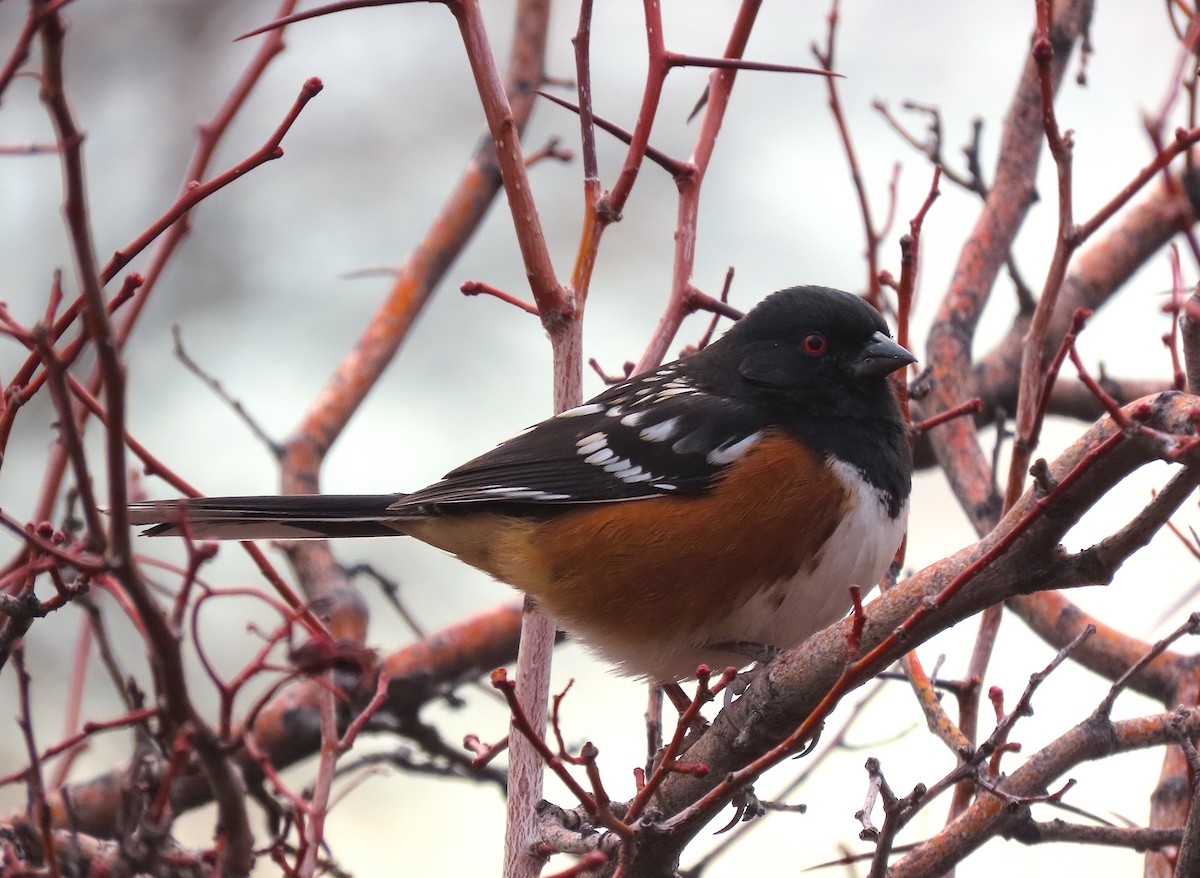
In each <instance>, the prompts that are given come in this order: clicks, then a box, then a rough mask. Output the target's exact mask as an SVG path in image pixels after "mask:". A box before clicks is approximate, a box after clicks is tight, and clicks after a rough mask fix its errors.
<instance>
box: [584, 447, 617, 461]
mask: <svg viewBox="0 0 1200 878" xmlns="http://www.w3.org/2000/svg"><path fill="white" fill-rule="evenodd" d="M612 457H613V450H612V449H611V448H601V449H600V450H599V451H597V452H596V453H595V454H589V455H588V456H587V457H585V458H584V459H583V462H584V463H594V464H601V463H608V461H609V460H610V459H611V458H612Z"/></svg>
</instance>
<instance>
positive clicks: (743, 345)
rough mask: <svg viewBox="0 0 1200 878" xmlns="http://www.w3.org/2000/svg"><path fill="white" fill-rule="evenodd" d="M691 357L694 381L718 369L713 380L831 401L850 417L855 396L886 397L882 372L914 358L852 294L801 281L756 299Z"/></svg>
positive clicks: (824, 406) (761, 392)
mask: <svg viewBox="0 0 1200 878" xmlns="http://www.w3.org/2000/svg"><path fill="white" fill-rule="evenodd" d="M693 360H694V361H695V362H694V363H693V364H689V366H690V367H691V368H689V371H692V370H693V369H694V370H695V372H696V373H698V377H699V378H700V379H701V380H704V379H705V378H709V377H715V376H717V375H718V374H721V375H724V376H725V379H724V381H722V382H721V383H724V382H725V381H729V380H733V381H736V382H737V384H738V387H737V388H736V389H737V390H738V391H739V392H741V393H748V394H749V395H751V396H753V397H758V398H761V399H764V400H768V399H769V400H771V401H773V402H775V403H784V404H785V405H786V407H787V408H789V409H793V410H800V411H805V410H808V411H811V410H820V411H821V412H822V413H829V412H830V406H831V405H832V406H833V408H835V409H838V410H844V411H845V413H846V414H848V415H851V416H853V414H854V413H855V411H854V410H856V409H858V408H859V406H858V405H856V404H855V403H856V400H857V401H860V402H862V403H864V404H866V406H867V410H868V411H870V409H871V408H872V406H871V404H870V401H871V400H878V399H880V398H881V397H883V396H886V397H890V396H891V393H890V391H889V390H888V387H887V382H886V380H885V379H886V376H887V375H889V374H890V373H892V372H894V371H896V370H897V369H900V368H903V367H904V366H906V365H908V364H909V363H912V362H915V360H916V358H915V357H913V355H912V354H910V353H909V352H908V351H906V350H905V349H904V348H902V347H900V345H898V344H896V342H894V341H892V338H891V334H890V333H889V332H888V327H887V323H886V322H885V321H884V319H883V317H881V316H880V314H879V312H878V311H876V310H875V309H874V308H872V307H871V306H870V305H868V304H867V303H866V302H864V301H863V300H862V299H860V298H859V297H858V296H853V295H851V294H850V293H844V292H842V291H840V290H834V289H830V288H828V287H814V286H805V287H790V288H788V289H786V290H780V291H779V292H777V293H773V294H772V295H770V296H768V297H767V298H765V299H763V301H762V302H760V303H759V304H758V305H757V306H756V307H755V308H754V309H753V310H751V311H750V313H749V314H747V315H746V316H745V317H743V318H742V319H741V320H739V321H738V322H737V323H736V324H734V325H733V327H731V328H730V330H729V331H728V332H727V333H725V335H724V336H723V337H722V338H721V339H720V340H719V341H717V342H714V343H713V344H712V345H710V346H709V347H708V348H707V349H706V350H705V351H703V352H701V353H700V354H697V355H696V357H694V358H693ZM734 376H736V377H734ZM725 389H727V390H734V389H735V388H733V387H727V388H725Z"/></svg>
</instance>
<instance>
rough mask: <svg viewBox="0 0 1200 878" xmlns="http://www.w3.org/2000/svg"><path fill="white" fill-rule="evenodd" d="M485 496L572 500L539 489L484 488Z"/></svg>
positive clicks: (565, 496) (508, 498) (566, 495)
mask: <svg viewBox="0 0 1200 878" xmlns="http://www.w3.org/2000/svg"><path fill="white" fill-rule="evenodd" d="M482 493H484V494H495V495H496V496H497V497H503V498H505V499H507V500H570V499H571V495H570V494H556V493H554V492H553V491H539V490H538V489H537V488H525V487H511V486H496V487H491V488H484V489H483V490H482Z"/></svg>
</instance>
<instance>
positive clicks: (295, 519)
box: [129, 494, 404, 540]
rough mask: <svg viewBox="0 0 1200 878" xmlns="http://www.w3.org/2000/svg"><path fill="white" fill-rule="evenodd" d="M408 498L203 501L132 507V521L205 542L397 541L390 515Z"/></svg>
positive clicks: (153, 532) (152, 531)
mask: <svg viewBox="0 0 1200 878" xmlns="http://www.w3.org/2000/svg"><path fill="white" fill-rule="evenodd" d="M403 496H404V495H403V494H344V495H336V494H292V495H287V496H280V497H270V496H264V497H203V498H198V499H191V500H154V501H151V502H149V503H133V504H130V506H129V521H130V523H131V524H134V525H137V526H143V525H150V527H149V528H148V529H147V530H144V531H142V535H143V536H148V537H162V536H175V535H179V534H182V533H184V532H185V530H186V532H187V533H188V534H190V535H191V536H193V537H195V538H196V539H204V540H315V539H328V538H334V537H382V536H396V535H397V534H398V533H402V532H403V531H402V530H400V529H399V528H397V527H395V526H394V524H393V523H394V522H396V521H398V520H399V519H401V518H403V517H404V516H403V515H397V514H396V513H395V512H393V511H390V509H389V507H391V506H392V505H393V504H394V503H396V502H397V501H398V500H400V499H401V498H402V497H403Z"/></svg>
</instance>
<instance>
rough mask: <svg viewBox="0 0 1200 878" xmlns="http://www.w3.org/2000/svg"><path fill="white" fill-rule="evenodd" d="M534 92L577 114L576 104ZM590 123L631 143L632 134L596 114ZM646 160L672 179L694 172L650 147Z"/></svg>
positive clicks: (544, 92) (685, 164) (687, 165)
mask: <svg viewBox="0 0 1200 878" xmlns="http://www.w3.org/2000/svg"><path fill="white" fill-rule="evenodd" d="M534 91H535V92H536V93H537V94H538V95H540V96H542V97H544V98H545V99H546V100H548V101H550V102H551V103H555V104H558V105H559V106H560V107H563V108H564V109H567V110H570V111H571V112H572V113H578V112H579V107H578V106H577V105H576V104H573V103H571V102H570V101H568V100H564V99H563V98H560V97H558V96H557V95H552V94H550V93H549V92H547V91H542V90H541V89H540V88H539V89H534ZM592 121H593V122H594V123H595V125H596V127H597V128H599V129H600V130H601V131H604V132H606V133H608V134H611V135H612V136H613V137H615V138H617V140H619V141H621V142H622V143H624V144H625V145H626V146H629V144H630V143H632V142H633V135H632V134H630V133H629V132H628V131H626V130H625V129H624V128H622V127H621V126H620V125H617V124H615V123H613V122H609V121H608V120H607V119H605V118H604V117H603V116H597V115H596V114H594V113H593V114H592ZM646 158H648V159H650V161H652V162H654V164H656V165H658V166H659V167H660V168H662V169H663V170H664V171H666V172H667V173H668V174H670V175H671V176H672V177H675V178H680V177H686V176H689V175H690V174H691V173H692V170H694V169H693V168H692V166H691V165H690V164H689V163H687V162H680V161H676V160H675V159H673V158H671V157H670V156H669V155H667V154H666V153H665V152H662V151H660V150H657V149H655V148H654V147H652V146H647V147H646Z"/></svg>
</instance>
